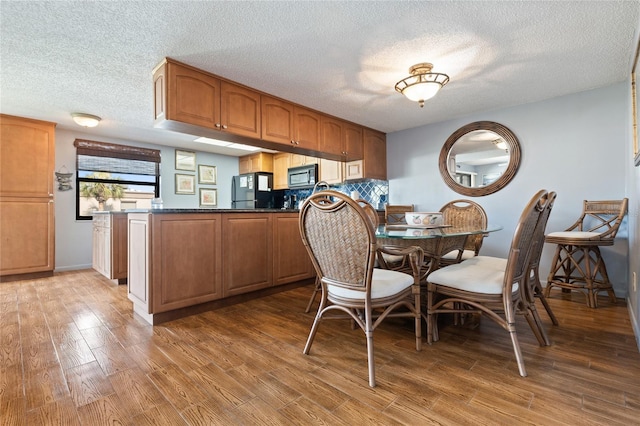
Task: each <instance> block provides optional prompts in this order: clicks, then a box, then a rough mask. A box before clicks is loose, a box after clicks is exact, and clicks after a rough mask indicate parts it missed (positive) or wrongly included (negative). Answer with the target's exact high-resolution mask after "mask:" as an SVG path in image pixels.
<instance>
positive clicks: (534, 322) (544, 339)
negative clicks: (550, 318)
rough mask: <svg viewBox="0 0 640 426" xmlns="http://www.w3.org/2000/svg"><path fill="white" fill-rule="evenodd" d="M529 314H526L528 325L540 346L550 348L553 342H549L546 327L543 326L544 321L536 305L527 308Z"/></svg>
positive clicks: (530, 304) (532, 304) (531, 304)
mask: <svg viewBox="0 0 640 426" xmlns="http://www.w3.org/2000/svg"><path fill="white" fill-rule="evenodd" d="M526 310H527V312H526V313H525V317H526V320H527V323H529V327H531V331H533V334H534V335H535V336H536V339H538V343H539V344H540V346H550V345H551V341H550V340H549V336H547V332H546V330H545V329H544V325H543V324H542V319H541V318H540V315H539V314H538V310H537V309H536V305H535V304H534V303H533V302H531V303H529V305H528V306H527V307H526Z"/></svg>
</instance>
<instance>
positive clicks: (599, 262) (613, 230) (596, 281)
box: [544, 198, 629, 308]
mask: <svg viewBox="0 0 640 426" xmlns="http://www.w3.org/2000/svg"><path fill="white" fill-rule="evenodd" d="M628 203H629V200H628V199H627V198H624V199H622V200H613V201H587V200H584V206H583V211H582V215H581V216H580V217H579V218H578V220H577V221H576V222H575V223H574V224H573V225H571V226H570V227H569V228H568V229H567V230H566V231H562V232H552V233H550V234H548V235H547V236H546V238H545V242H547V243H549V244H557V247H556V252H555V254H554V256H553V260H552V262H551V264H552V266H551V270H550V271H549V277H548V278H547V287H546V288H545V290H544V295H545V297H549V293H550V291H551V289H552V288H553V287H554V286H557V287H560V288H562V289H563V290H567V291H570V290H582V291H584V292H586V294H587V306H589V307H590V308H597V307H598V298H597V296H598V293H599V292H601V291H606V292H607V293H608V294H609V299H610V300H611V302H612V303H615V302H616V295H615V293H614V292H613V287H612V286H611V281H610V280H609V275H608V274H607V267H606V265H605V263H604V259H603V258H602V255H601V253H600V246H611V245H613V240H614V238H615V236H616V234H617V232H618V228H619V227H620V223H622V219H623V218H624V216H625V215H626V214H627V206H628Z"/></svg>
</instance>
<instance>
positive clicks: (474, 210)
mask: <svg viewBox="0 0 640 426" xmlns="http://www.w3.org/2000/svg"><path fill="white" fill-rule="evenodd" d="M440 212H442V218H443V221H444V223H445V224H447V225H453V226H456V227H464V226H473V227H474V228H478V227H482V228H486V227H487V213H486V212H485V211H484V209H483V208H482V206H481V205H480V204H478V203H476V202H474V201H471V200H453V201H450V202H448V203H447V204H445V205H444V206H442V208H440ZM484 238H485V235H484V234H477V235H469V236H468V237H467V240H466V241H465V244H464V247H463V249H461V250H454V251H451V252H449V253H447V254H445V255H444V256H442V258H441V259H440V265H442V266H447V265H452V264H454V263H460V262H462V261H463V260H465V259H470V258H472V257H473V256H477V255H478V253H479V252H480V247H482V242H483V241H484Z"/></svg>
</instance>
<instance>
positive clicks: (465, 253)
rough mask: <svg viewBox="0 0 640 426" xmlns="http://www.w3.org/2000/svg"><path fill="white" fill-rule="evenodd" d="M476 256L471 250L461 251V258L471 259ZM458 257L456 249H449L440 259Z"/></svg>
mask: <svg viewBox="0 0 640 426" xmlns="http://www.w3.org/2000/svg"><path fill="white" fill-rule="evenodd" d="M475 256H476V252H475V251H473V250H464V251H463V252H462V260H467V259H471V258H472V257H475ZM457 257H458V250H454V251H450V252H449V253H447V254H445V255H444V256H442V259H449V260H454V259H456V258H457Z"/></svg>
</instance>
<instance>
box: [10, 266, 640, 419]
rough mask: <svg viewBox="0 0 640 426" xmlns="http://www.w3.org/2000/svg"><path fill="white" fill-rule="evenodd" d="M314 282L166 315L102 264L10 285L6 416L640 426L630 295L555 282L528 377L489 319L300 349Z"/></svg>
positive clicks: (344, 335) (324, 333)
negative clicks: (588, 292)
mask: <svg viewBox="0 0 640 426" xmlns="http://www.w3.org/2000/svg"><path fill="white" fill-rule="evenodd" d="M312 288H313V287H312V286H307V287H301V288H297V289H294V290H291V291H287V292H284V293H280V294H276V295H273V296H268V297H265V298H262V299H258V300H254V301H250V302H246V303H242V304H238V305H234V306H229V307H226V308H222V309H219V310H216V311H211V312H207V313H203V314H199V315H195V316H191V317H188V318H184V319H181V320H176V321H172V322H169V323H165V324H162V325H159V326H155V327H152V326H149V325H147V324H146V323H145V322H143V321H142V320H141V319H140V318H138V317H135V316H134V315H133V313H132V308H131V303H130V302H129V301H128V300H127V298H126V286H124V285H121V286H118V285H117V284H115V281H109V280H107V279H106V278H104V277H102V276H101V275H99V274H98V273H96V272H94V271H93V270H84V271H75V272H68V273H60V274H56V275H55V276H54V277H51V278H45V279H38V280H32V281H20V282H11V283H3V284H0V351H1V352H0V424H2V425H50V424H62V425H78V424H81V425H103V424H104V425H106V424H127V425H147V424H148V425H151V424H156V425H158V424H160V425H213V424H224V425H229V424H243V425H253V424H276V425H277V424H286V425H289V424H305V425H306V424H328V425H353V424H357V425H362V424H380V425H396V424H411V425H414V424H455V425H459V424H474V425H475V424H522V423H526V424H538V425H553V424H573V425H575V424H583V425H589V424H603V425H605V424H606V425H613V424H621V425H622V424H624V425H628V424H639V422H640V354H639V353H638V348H637V346H636V342H635V339H634V336H633V332H632V329H631V325H630V321H629V318H628V311H627V307H626V305H625V303H624V301H622V300H619V301H618V303H617V304H615V305H613V304H611V303H610V302H608V300H607V299H606V298H603V299H601V301H600V304H599V306H600V307H599V308H598V309H589V308H587V307H586V304H585V299H584V296H583V295H581V294H579V293H571V294H563V293H561V292H560V291H558V292H552V297H551V299H550V302H551V305H552V307H553V309H554V311H555V313H556V316H557V317H558V319H559V321H560V326H557V327H554V326H552V325H551V321H550V320H549V319H548V317H547V316H546V313H545V312H544V309H543V308H542V307H539V309H540V314H541V316H542V318H543V321H544V322H545V325H546V326H547V330H548V333H549V336H550V338H551V340H552V342H553V344H552V346H550V347H540V346H538V343H537V341H536V339H535V337H534V336H533V334H532V333H531V330H530V329H529V328H528V326H527V324H526V321H524V319H522V318H519V319H518V321H519V322H518V324H517V325H518V333H519V339H520V343H521V346H522V351H523V355H524V359H525V364H526V368H527V372H528V374H529V376H528V377H526V378H523V377H520V376H519V375H518V369H517V365H516V362H515V358H514V355H513V351H512V348H511V344H510V339H509V337H508V335H507V333H506V332H505V331H503V330H502V329H501V328H499V327H498V326H496V325H495V324H494V323H493V322H491V321H489V320H488V319H486V318H485V319H482V321H480V324H479V325H478V323H477V322H476V323H473V322H471V323H467V324H466V325H465V326H453V325H448V326H445V327H442V328H441V330H440V339H441V340H440V341H438V342H436V343H434V344H433V345H431V346H429V345H427V344H426V343H425V344H424V345H423V350H422V351H421V352H416V351H415V341H414V339H413V331H412V326H411V323H410V322H404V321H401V320H395V319H389V320H387V321H386V322H385V323H383V324H382V325H381V326H380V328H379V329H377V330H376V332H375V335H374V340H375V345H376V346H375V359H376V376H377V382H378V386H377V387H376V388H369V386H368V384H367V367H366V359H367V357H366V349H365V339H364V334H363V333H362V332H361V331H360V330H359V329H357V330H352V329H351V325H350V324H349V323H348V322H347V321H345V322H344V323H343V322H336V321H333V322H324V323H322V324H321V326H320V329H319V331H318V334H317V336H316V340H315V342H314V344H313V346H312V348H311V354H310V355H309V356H305V355H303V354H302V349H303V347H304V343H305V341H306V338H307V334H308V332H309V328H310V326H311V322H312V319H313V314H314V313H313V312H312V313H310V314H304V313H303V312H304V309H305V307H306V303H307V301H308V297H309V296H310V294H311V291H312Z"/></svg>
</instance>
